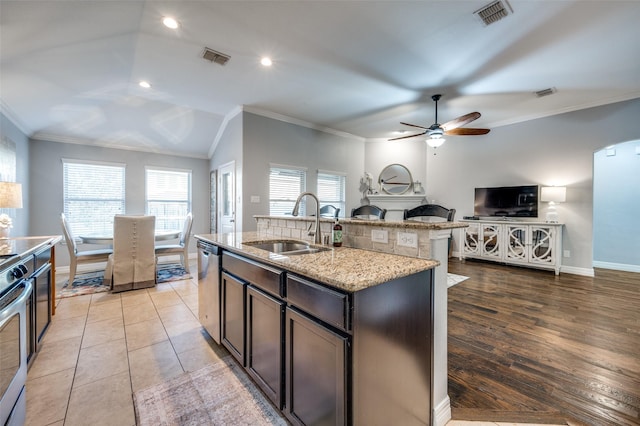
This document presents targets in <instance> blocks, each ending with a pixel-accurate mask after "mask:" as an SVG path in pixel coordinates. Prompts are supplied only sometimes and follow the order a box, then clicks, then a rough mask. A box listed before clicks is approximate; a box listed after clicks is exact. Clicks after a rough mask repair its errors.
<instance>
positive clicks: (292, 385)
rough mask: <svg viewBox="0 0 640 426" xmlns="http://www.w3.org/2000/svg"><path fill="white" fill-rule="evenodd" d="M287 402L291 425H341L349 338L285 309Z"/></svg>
mask: <svg viewBox="0 0 640 426" xmlns="http://www.w3.org/2000/svg"><path fill="white" fill-rule="evenodd" d="M286 322H287V325H286V333H287V334H286V339H285V341H286V374H287V376H286V377H287V384H286V388H287V403H286V411H285V414H286V415H287V417H288V418H289V420H291V421H292V422H293V423H294V424H304V425H318V426H321V425H327V426H329V425H345V424H348V423H349V421H348V410H347V371H349V369H348V368H347V365H348V362H347V354H348V345H349V337H348V336H347V335H344V334H341V333H338V332H337V331H334V330H332V329H330V328H328V327H325V326H323V325H321V324H320V323H318V322H317V321H315V320H313V319H312V318H310V317H307V316H306V315H304V314H302V313H301V312H299V311H297V310H295V308H287V315H286Z"/></svg>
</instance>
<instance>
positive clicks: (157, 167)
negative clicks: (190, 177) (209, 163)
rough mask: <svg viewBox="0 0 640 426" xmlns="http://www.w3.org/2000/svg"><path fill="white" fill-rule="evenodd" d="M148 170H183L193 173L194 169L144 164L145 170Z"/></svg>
mask: <svg viewBox="0 0 640 426" xmlns="http://www.w3.org/2000/svg"><path fill="white" fill-rule="evenodd" d="M147 170H160V171H163V172H181V173H191V174H193V170H191V169H177V168H175V167H160V166H144V171H145V172H146V171H147Z"/></svg>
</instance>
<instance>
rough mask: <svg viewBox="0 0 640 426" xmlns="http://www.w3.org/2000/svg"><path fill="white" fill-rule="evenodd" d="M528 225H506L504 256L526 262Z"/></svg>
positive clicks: (527, 257)
mask: <svg viewBox="0 0 640 426" xmlns="http://www.w3.org/2000/svg"><path fill="white" fill-rule="evenodd" d="M529 231H530V230H529V227H528V226H527V225H506V226H505V234H506V246H505V252H504V257H505V259H508V260H519V261H522V262H527V261H528V259H529V250H528V249H529V242H528V239H529V237H528V235H529Z"/></svg>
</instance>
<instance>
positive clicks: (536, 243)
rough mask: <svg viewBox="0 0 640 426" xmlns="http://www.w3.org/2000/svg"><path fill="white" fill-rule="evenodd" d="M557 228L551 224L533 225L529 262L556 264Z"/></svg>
mask: <svg viewBox="0 0 640 426" xmlns="http://www.w3.org/2000/svg"><path fill="white" fill-rule="evenodd" d="M554 238H555V228H553V227H549V226H531V252H530V254H529V262H531V263H542V264H549V265H553V264H555V261H556V260H555V258H556V256H557V254H556V253H554V246H555V239H554Z"/></svg>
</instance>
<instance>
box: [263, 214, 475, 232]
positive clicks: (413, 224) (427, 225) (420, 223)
mask: <svg viewBox="0 0 640 426" xmlns="http://www.w3.org/2000/svg"><path fill="white" fill-rule="evenodd" d="M253 217H254V218H255V219H271V220H279V219H282V220H299V221H305V222H309V221H315V220H316V218H315V216H268V215H254V216H253ZM338 219H339V220H340V223H342V224H352V225H367V226H379V227H390V228H405V229H434V230H437V229H455V228H467V227H468V226H469V224H468V223H462V222H446V221H429V220H419V219H409V220H384V219H383V220H369V219H358V218H347V217H341V218H338ZM334 221H335V219H334V218H326V217H321V218H320V222H327V223H333V222H334Z"/></svg>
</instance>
